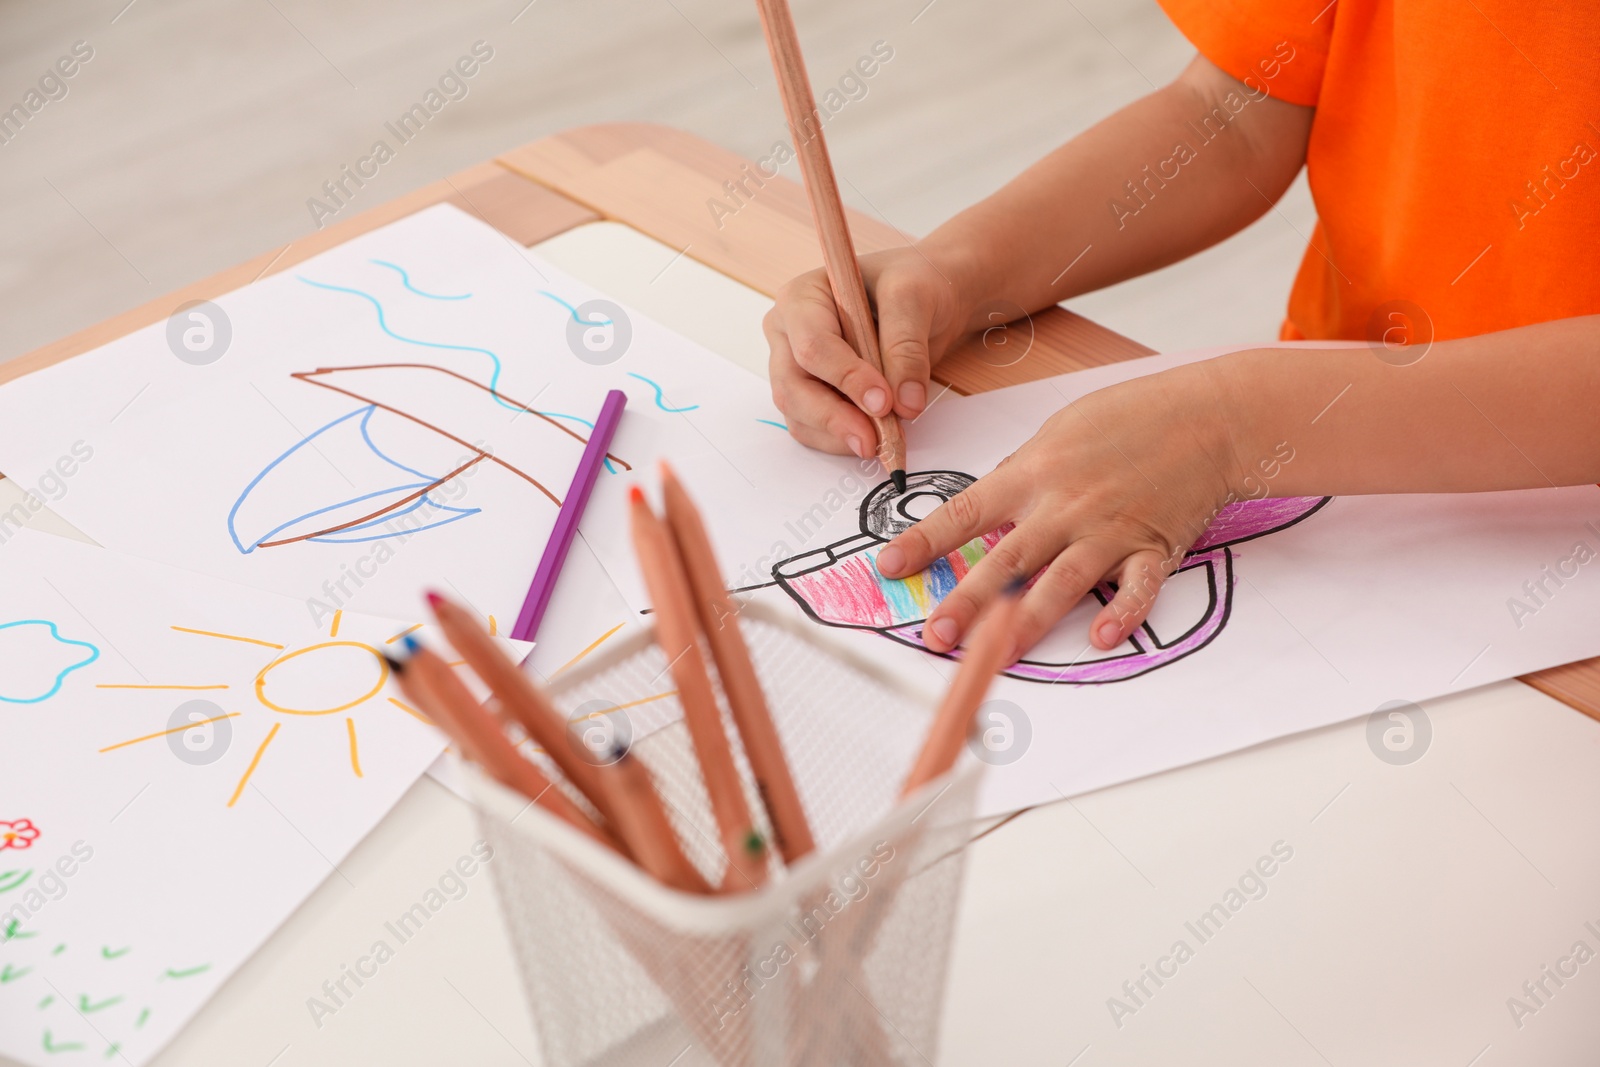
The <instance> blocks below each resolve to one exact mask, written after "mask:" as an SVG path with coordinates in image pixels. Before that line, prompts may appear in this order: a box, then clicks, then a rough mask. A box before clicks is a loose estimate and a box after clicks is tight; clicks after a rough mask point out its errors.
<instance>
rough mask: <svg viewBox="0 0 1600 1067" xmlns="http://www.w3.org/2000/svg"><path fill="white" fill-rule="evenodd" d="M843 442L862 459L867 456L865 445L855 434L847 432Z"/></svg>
mask: <svg viewBox="0 0 1600 1067" xmlns="http://www.w3.org/2000/svg"><path fill="white" fill-rule="evenodd" d="M844 443H845V444H846V445H848V446H849V448H850V451H852V452H854V453H855V454H856V455H858V456H860V457H861V458H862V459H866V458H867V451H866V448H867V446H866V445H864V444H862V443H861V438H859V437H857V436H856V435H855V434H849V435H848V436H846V437H845V439H844Z"/></svg>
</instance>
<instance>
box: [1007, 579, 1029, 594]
mask: <svg viewBox="0 0 1600 1067" xmlns="http://www.w3.org/2000/svg"><path fill="white" fill-rule="evenodd" d="M1027 587H1028V579H1026V578H1013V579H1011V581H1010V582H1008V583H1006V596H1021V595H1022V591H1023V590H1024V589H1026V588H1027Z"/></svg>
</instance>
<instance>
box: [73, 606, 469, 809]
mask: <svg viewBox="0 0 1600 1067" xmlns="http://www.w3.org/2000/svg"><path fill="white" fill-rule="evenodd" d="M343 616H344V612H342V611H340V612H335V613H334V616H333V623H332V625H331V627H330V629H329V633H328V637H329V640H327V641H318V642H317V643H315V644H311V645H306V646H305V647H303V648H296V649H288V648H286V647H285V646H284V645H281V644H279V643H277V642H276V641H263V640H261V639H260V638H256V637H242V636H240V635H238V634H225V633H218V632H216V631H214V630H197V629H193V628H191V627H188V626H173V627H171V629H173V630H175V631H177V632H178V633H184V634H193V635H195V636H198V637H206V638H213V639H216V640H221V641H239V642H243V643H245V644H250V645H259V646H261V647H263V648H270V649H273V650H275V651H277V652H279V653H281V654H280V655H278V656H275V657H274V658H273V659H272V661H271V662H270V663H268V664H267V665H266V666H265V667H262V668H261V669H260V670H259V671H257V672H256V676H255V678H254V680H253V682H252V688H253V689H254V692H255V698H256V701H257V703H259V704H260V706H261V707H262V708H264V709H266V711H268V712H270V713H272V714H273V715H275V716H287V718H284V719H282V720H280V721H275V722H273V723H272V726H271V728H270V729H269V730H268V731H267V735H266V737H264V738H262V740H261V743H260V745H258V746H257V747H256V750H255V753H254V754H253V755H252V756H251V757H250V762H249V764H248V765H247V766H246V767H245V769H244V773H243V774H242V775H241V776H240V777H239V782H238V784H237V785H236V786H235V787H234V790H233V795H232V796H230V797H229V798H228V805H227V806H228V807H230V808H231V807H233V806H234V805H235V804H236V803H238V801H239V797H240V796H242V795H243V793H244V788H245V786H246V785H248V784H249V782H250V777H251V775H253V774H255V772H256V768H257V767H258V766H260V764H261V758H262V757H263V756H264V755H266V752H267V747H268V746H269V745H271V744H272V741H273V739H274V738H276V737H277V736H278V730H279V728H280V727H282V726H283V724H284V723H285V722H293V721H294V720H295V719H297V718H307V717H322V716H325V715H338V714H340V713H343V712H353V711H355V710H356V709H358V708H359V707H360V706H361V705H363V704H365V703H367V702H368V701H369V700H372V699H374V698H375V697H377V696H378V695H379V694H380V693H382V692H383V690H384V687H385V686H386V685H387V684H388V682H389V664H388V661H387V660H386V659H385V658H384V654H383V651H382V650H381V649H379V648H378V647H377V646H375V645H370V644H367V643H366V642H364V641H351V640H348V639H346V640H338V637H339V623H340V621H341V620H342V619H343ZM421 627H422V624H421V623H417V624H415V625H413V626H408V627H406V628H405V629H404V630H401V631H400V632H399V633H397V634H394V635H393V636H392V637H389V638H387V639H385V640H384V642H383V643H384V644H385V645H392V644H395V643H396V642H398V641H401V640H403V639H404V638H405V637H406V635H407V634H410V633H412V632H413V631H415V630H418V629H420V628H421ZM496 628H497V627H496V625H495V619H494V616H493V615H491V616H489V633H490V634H491V635H492V634H494V633H495V631H496ZM346 650H354V651H353V654H354V655H355V656H356V657H358V658H361V659H365V658H368V657H370V659H371V661H372V664H373V667H374V671H375V674H374V677H373V679H372V681H371V682H370V684H369V683H366V682H358V683H357V684H356V685H355V686H354V687H352V688H350V689H348V690H346V691H344V692H341V693H337V694H330V695H329V696H328V697H326V698H324V699H323V701H321V702H320V703H318V704H314V705H311V706H306V707H301V706H292V705H290V704H289V703H287V702H286V701H287V700H288V698H286V697H285V698H275V697H274V696H273V695H272V688H273V686H272V678H273V673H274V672H275V671H280V668H282V667H283V666H284V665H285V664H287V663H291V662H293V661H295V660H298V659H300V658H301V657H310V658H312V659H327V658H330V657H332V656H342V657H348V656H350V655H352V652H351V651H346ZM455 665H456V664H452V666H455ZM353 673H354V672H352V674H353ZM280 674H281V671H280ZM96 688H98V689H168V690H210V689H227V688H229V686H227V685H143V684H141V685H122V684H116V685H100V686H96ZM385 699H386V700H387V702H388V703H389V704H391V705H393V706H394V707H396V708H399V709H400V710H401V711H403V712H405V713H406V714H408V715H411V716H412V717H414V718H416V719H418V720H420V721H422V722H428V718H427V716H425V715H423V714H422V713H421V712H420V711H418V710H417V709H416V708H413V707H410V706H409V705H407V704H405V703H403V702H402V701H399V700H396V699H395V698H394V697H387V698H385ZM242 714H243V712H238V711H231V712H228V713H226V714H223V715H214V716H212V717H210V718H207V719H197V720H195V721H194V722H190V723H185V724H183V725H181V726H175V727H173V728H171V729H170V730H159V731H157V732H156V733H153V734H145V735H143V736H142V737H135V738H131V739H129V740H127V741H118V742H116V743H115V744H111V745H107V746H106V747H104V748H102V749H100V751H101V752H112V751H115V750H117V749H121V748H127V747H128V746H129V745H137V744H140V743H141V742H144V741H153V740H155V739H157V738H160V737H166V736H168V735H169V734H175V733H181V732H183V731H185V730H193V729H196V728H197V727H202V726H205V725H207V724H209V723H214V722H218V721H220V720H222V719H233V718H237V717H239V716H240V715H242ZM344 722H345V734H346V736H347V738H348V739H349V745H350V771H351V773H352V774H354V775H355V777H357V778H360V777H363V775H362V773H361V748H360V743H359V741H358V738H357V736H356V721H355V718H354V717H353V716H352V715H346V716H345V720H344Z"/></svg>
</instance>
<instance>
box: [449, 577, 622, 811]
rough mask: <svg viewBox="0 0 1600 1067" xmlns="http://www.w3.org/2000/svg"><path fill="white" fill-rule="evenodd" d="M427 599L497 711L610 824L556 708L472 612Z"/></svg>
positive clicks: (592, 771) (596, 771) (595, 777)
mask: <svg viewBox="0 0 1600 1067" xmlns="http://www.w3.org/2000/svg"><path fill="white" fill-rule="evenodd" d="M427 597H428V604H429V606H430V607H432V608H433V614H434V618H436V619H438V620H439V628H440V629H441V630H443V631H444V635H445V637H447V638H449V640H450V644H451V645H453V646H454V647H455V650H456V651H457V652H459V653H461V658H462V659H464V660H466V661H467V665H468V666H470V667H471V668H472V669H473V670H474V671H475V672H477V675H478V677H479V678H480V679H482V680H483V684H484V685H486V686H488V687H489V690H490V692H492V693H493V694H494V695H495V697H496V699H498V700H499V702H500V708H501V710H502V711H503V712H504V713H505V714H507V715H509V716H510V717H511V718H512V719H513V720H514V721H515V722H516V723H517V725H519V726H521V727H522V729H523V730H524V731H525V732H526V733H527V735H528V736H529V737H530V738H532V739H533V743H534V744H536V745H538V746H540V747H541V748H543V749H544V750H545V752H546V753H547V754H548V755H549V756H550V758H551V760H553V761H554V762H555V764H556V766H557V767H560V768H561V773H562V774H564V775H566V776H567V780H568V781H570V782H571V783H572V784H573V785H575V786H577V787H578V789H579V790H580V791H582V793H583V794H584V795H585V796H586V797H588V798H589V801H590V802H591V803H592V804H594V806H595V807H596V808H597V809H598V810H599V812H600V814H601V815H602V816H604V817H605V819H606V821H607V822H614V821H615V819H616V812H615V811H613V810H612V806H611V796H610V792H609V790H607V789H606V788H605V785H604V783H603V782H602V781H601V773H600V768H599V767H597V766H596V765H595V763H593V762H592V761H590V760H588V759H585V758H584V755H583V754H582V753H581V752H579V751H578V749H577V747H576V744H577V742H576V741H575V739H574V738H573V736H572V732H571V728H570V724H569V723H568V722H567V720H566V719H565V718H564V717H563V716H562V714H561V713H560V712H559V711H557V710H556V708H555V705H553V704H551V703H550V700H549V698H547V697H546V696H545V695H544V694H543V693H541V692H540V691H539V689H538V687H536V686H535V685H534V684H533V682H532V681H531V680H530V679H529V678H528V676H527V675H526V674H523V673H522V669H521V668H520V667H518V666H517V664H516V663H515V662H513V661H512V660H511V659H510V658H509V657H507V656H506V655H505V654H504V653H502V652H501V651H500V649H499V648H498V647H497V646H496V645H495V642H494V638H492V637H490V636H489V634H488V631H486V630H485V629H484V628H483V627H482V626H481V625H480V624H479V623H478V621H477V620H476V619H474V618H473V617H472V613H471V612H469V611H468V610H467V609H466V608H464V607H462V606H461V605H459V604H456V603H454V602H453V601H451V600H449V599H447V598H445V597H442V596H440V595H439V594H438V593H433V592H430V593H428V594H427Z"/></svg>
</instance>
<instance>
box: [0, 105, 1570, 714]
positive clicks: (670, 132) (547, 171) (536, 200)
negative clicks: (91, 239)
mask: <svg viewBox="0 0 1600 1067" xmlns="http://www.w3.org/2000/svg"><path fill="white" fill-rule="evenodd" d="M639 151H647V152H651V153H655V154H656V155H657V156H659V157H660V159H662V160H666V161H670V162H673V163H676V164H677V165H679V167H680V168H681V169H683V170H686V171H691V172H695V173H698V174H700V175H702V176H704V177H708V178H710V179H713V181H712V186H711V188H712V190H713V192H715V191H716V190H717V189H718V186H717V184H716V182H715V181H714V179H715V178H716V177H718V176H720V175H723V174H729V173H732V174H735V175H737V174H738V173H740V172H741V170H742V169H743V165H744V163H745V161H743V160H741V159H740V157H738V156H737V155H735V154H733V153H731V152H728V151H727V150H726V149H723V148H721V147H719V146H716V145H714V144H712V143H711V142H709V141H706V140H704V139H703V138H700V137H696V136H694V135H692V134H688V133H684V132H683V131H680V130H675V129H672V128H670V127H666V126H657V125H651V124H646V123H602V124H597V125H592V126H580V127H577V128H575V129H572V130H568V131H565V132H563V133H560V134H555V135H553V136H551V137H545V138H542V139H540V140H538V141H533V142H530V143H529V144H526V145H523V146H521V147H520V148H516V149H512V150H511V151H509V152H505V153H502V154H501V155H500V156H498V157H497V158H496V159H494V160H490V161H487V162H484V163H480V164H478V165H476V166H473V167H469V168H467V169H466V170H463V171H460V172H459V173H456V174H453V175H451V176H449V177H447V178H445V179H443V180H441V181H437V182H433V183H432V184H429V185H425V186H423V187H421V188H419V189H415V190H413V191H411V192H409V193H406V194H404V195H402V196H399V197H396V198H394V199H393V200H389V201H386V202H385V203H383V204H379V205H377V206H375V207H372V208H369V209H368V210H366V211H363V212H361V213H360V214H358V215H355V216H353V217H351V218H349V219H345V220H343V221H341V222H336V223H333V224H332V225H330V226H327V227H326V228H324V229H320V230H317V231H315V232H313V233H311V234H308V235H306V236H305V237H302V238H298V239H296V240H295V241H291V242H290V243H289V244H287V245H285V246H283V247H282V248H280V249H277V250H276V251H273V252H266V253H262V254H261V255H259V256H255V257H253V258H252V259H249V260H247V261H245V262H244V263H240V264H238V265H236V266H234V267H230V268H228V269H227V270H223V271H219V272H218V273H216V274H213V275H211V276H210V277H208V278H204V279H201V280H200V281H197V282H194V283H192V284H190V285H186V286H184V287H182V288H180V289H177V290H175V291H173V292H171V293H168V294H166V295H165V296H161V297H158V298H156V299H154V300H151V301H148V302H146V303H144V304H142V305H139V306H138V307H135V308H131V309H129V310H128V311H124V312H122V313H120V314H118V315H114V316H112V317H111V318H109V319H106V320H105V321H103V322H100V323H97V324H96V325H94V326H91V327H88V328H86V329H83V330H79V331H77V332H75V333H73V334H70V335H69V336H67V337H64V338H62V339H60V340H58V341H55V342H52V343H50V344H47V345H44V346H42V347H40V348H37V349H34V350H33V351H31V352H29V353H27V354H25V355H22V356H18V357H17V358H16V359H13V360H10V361H8V362H6V363H4V364H0V384H4V383H5V382H8V381H11V380H13V379H15V378H19V377H21V376H22V375H24V374H28V373H31V372H32V371H35V370H39V369H41V368H43V367H47V366H50V365H51V364H54V363H59V362H61V361H62V360H65V359H69V358H71V357H72V356H76V355H80V354H82V353H84V352H88V351H90V350H91V349H94V348H98V347H99V346H101V345H103V344H106V343H108V342H110V341H113V340H115V339H116V338H118V337H122V336H124V335H126V334H129V333H132V332H133V331H134V330H137V329H140V328H142V327H144V326H148V325H150V324H151V323H154V322H159V321H161V320H162V319H163V318H165V317H166V316H168V315H170V314H171V313H172V312H173V311H174V310H176V309H177V307H178V306H179V305H181V304H183V303H186V302H188V301H191V300H214V299H216V298H217V297H220V296H222V295H224V294H226V293H230V292H232V291H233V290H235V289H239V288H242V287H243V286H245V285H248V284H250V283H251V282H254V281H256V280H257V279H259V278H262V277H265V276H266V275H268V274H272V273H277V272H278V271H282V270H285V269H287V268H288V267H290V266H293V265H294V264H296V263H299V262H301V261H303V260H305V259H308V258H310V257H311V256H313V255H316V254H317V253H319V252H323V251H326V250H327V249H329V248H332V247H334V246H336V245H339V244H342V243H344V242H345V241H348V240H350V239H351V238H352V237H356V236H359V235H361V234H363V233H367V232H369V231H371V230H375V229H377V228H378V227H380V226H385V225H388V224H389V223H391V222H393V221H395V220H397V219H400V218H404V217H405V216H407V215H411V214H414V213H415V212H418V211H421V210H422V209H424V208H427V207H431V206H433V205H434V204H439V203H446V202H449V203H453V204H455V205H456V206H457V207H460V208H461V209H462V210H464V211H468V212H470V213H471V214H473V215H476V216H477V217H478V218H480V219H482V220H483V221H485V222H487V223H488V224H489V225H491V226H493V227H495V228H496V229H498V230H500V231H501V232H502V233H504V234H506V236H507V237H509V238H511V239H512V240H516V241H518V242H520V243H521V244H523V245H524V246H528V245H533V244H537V243H538V242H540V241H543V240H546V239H548V238H550V237H554V236H555V235H556V234H559V233H563V232H565V231H566V230H569V229H571V228H572V227H574V226H578V225H581V224H583V223H585V222H594V221H597V220H599V219H602V218H605V219H611V220H614V221H617V222H622V223H625V224H627V225H629V226H632V227H634V228H636V229H638V230H641V231H642V232H644V233H648V234H651V235H652V236H656V237H658V238H659V237H661V236H662V231H663V229H664V228H666V229H671V230H672V231H673V232H672V236H673V237H674V239H675V238H676V237H677V235H679V234H681V233H682V232H684V226H685V225H686V224H685V223H684V221H683V220H681V219H680V220H678V223H677V225H676V227H664V224H663V223H662V221H661V219H660V217H659V213H654V214H653V213H651V212H650V211H648V210H645V209H643V208H638V209H633V210H630V209H629V208H632V207H633V205H632V204H631V202H630V203H626V204H619V203H618V198H617V197H616V195H615V191H614V189H612V188H611V187H608V186H607V184H606V182H605V181H604V180H603V175H602V172H603V170H604V168H605V167H606V165H607V164H609V163H611V162H612V161H614V160H617V159H619V158H621V157H623V156H625V155H627V154H629V153H634V152H639ZM763 173H764V172H763ZM766 182H767V183H768V184H770V185H772V186H774V188H771V189H767V188H766V187H765V186H763V189H762V191H763V197H764V199H763V200H762V201H761V203H762V204H763V212H765V213H766V216H767V217H770V218H772V219H780V218H782V217H783V216H784V215H785V213H787V216H788V217H789V218H790V219H791V220H792V219H793V217H794V214H795V212H796V210H797V209H796V207H795V205H796V204H803V203H804V192H803V191H802V190H801V189H800V187H799V186H798V185H797V184H796V183H794V182H791V181H789V180H788V179H786V178H782V177H776V178H768V179H766ZM696 196H697V199H696V201H695V202H696V203H698V191H697V192H696ZM850 216H851V227H852V229H853V230H854V231H856V232H857V233H858V234H860V233H862V232H867V233H870V234H872V235H873V240H874V241H875V242H876V245H877V246H879V247H884V246H886V245H888V244H893V243H896V235H897V237H898V238H899V239H901V240H909V238H906V237H905V235H904V234H899V233H898V231H894V234H893V235H891V234H890V233H888V232H886V231H885V224H884V223H882V222H880V221H878V220H875V219H872V218H870V217H868V216H865V215H862V214H861V213H859V212H856V211H853V210H852V211H851V212H850ZM710 218H711V216H710V215H709V214H708V215H707V219H708V220H709V219H710ZM761 218H763V215H762V214H755V215H753V216H752V219H753V220H759V219H761ZM690 225H691V231H692V224H690ZM751 225H756V222H755V221H752V223H751ZM769 228H770V227H769ZM700 239H701V240H702V242H703V243H702V250H701V252H700V253H698V254H695V253H694V251H693V247H692V246H693V240H691V241H689V242H688V243H689V245H690V246H691V247H690V248H689V250H688V251H687V252H686V254H690V258H693V259H696V260H699V261H700V262H702V263H705V264H706V265H707V266H710V267H712V268H713V269H715V270H719V271H722V272H723V273H726V274H728V275H729V276H731V277H733V278H735V279H736V280H738V281H740V282H743V283H744V284H746V285H750V286H751V287H752V288H755V289H757V290H758V291H762V292H766V293H767V295H769V296H771V295H773V293H774V292H775V289H774V288H773V286H772V285H771V284H770V281H769V282H767V283H766V284H761V279H760V277H759V276H758V275H757V274H754V273H752V271H751V269H749V264H748V263H741V262H738V261H736V259H735V258H732V257H730V255H728V254H723V255H712V254H710V252H708V251H707V250H708V249H709V250H711V251H716V250H717V249H719V248H722V247H723V243H722V242H719V241H718V235H717V233H716V232H715V231H714V230H713V229H712V228H711V226H710V225H709V222H708V223H707V224H706V225H705V227H704V232H703V233H702V234H701V235H700ZM776 240H783V241H786V242H788V241H792V240H794V234H793V233H792V232H788V231H778V230H776V229H774V230H773V231H772V232H770V233H763V232H760V231H758V230H757V231H752V232H751V233H750V234H749V235H748V241H749V242H753V243H754V244H756V245H759V244H760V243H761V242H770V241H776ZM668 243H673V241H670V240H669V241H668ZM809 251H812V252H814V251H815V248H814V242H813V247H812V248H811V249H810V250H809ZM791 253H792V254H795V255H801V256H804V255H805V253H804V252H801V251H800V250H798V249H791ZM816 259H817V261H818V262H820V259H821V257H820V254H817V255H816ZM1017 336H1018V337H1019V338H1020V337H1025V338H1026V340H1025V343H1024V346H1023V353H1022V354H1021V355H1020V356H1011V355H1010V354H1009V351H1007V352H1005V353H1002V352H1000V351H996V350H995V349H994V348H992V347H990V348H985V346H984V345H982V344H975V345H969V346H967V348H966V349H965V350H963V351H962V352H960V353H957V354H955V355H953V356H952V357H950V359H948V360H946V361H945V362H944V363H941V365H940V373H939V375H938V377H939V379H940V380H941V381H944V382H945V384H948V385H951V386H953V387H954V388H956V389H957V390H958V391H963V392H982V391H985V390H988V389H994V388H1000V387H1002V386H1005V385H1015V384H1019V383H1021V382H1026V381H1032V380H1034V379H1037V378H1042V377H1047V376H1050V375H1054V374H1060V373H1066V372H1069V371H1073V370H1081V369H1084V368H1085V367H1090V366H1098V365H1102V364H1105V363H1111V362H1116V361H1118V360H1123V359H1132V358H1135V357H1137V356H1142V355H1150V354H1151V353H1152V350H1151V349H1148V348H1145V347H1144V346H1143V345H1140V344H1138V343H1137V342H1135V341H1132V340H1129V339H1128V338H1125V337H1123V336H1122V335H1120V334H1117V333H1114V332H1113V331H1111V330H1107V329H1106V328H1105V327H1102V326H1099V325H1097V324H1095V323H1092V322H1090V321H1089V320H1088V319H1085V318H1083V317H1082V316H1079V315H1076V314H1074V313H1072V312H1069V311H1065V310H1064V309H1051V310H1050V311H1048V312H1045V313H1042V314H1039V315H1035V316H1032V317H1031V318H1030V319H1029V320H1028V322H1027V331H1026V333H1025V334H1023V333H1019V334H1017ZM1009 339H1010V338H1009V336H1008V341H1009ZM1014 347H1016V346H1015V345H1013V348H1014ZM1002 357H1003V358H1002ZM1518 680H1519V681H1521V682H1524V683H1525V684H1527V685H1530V686H1532V687H1533V688H1535V689H1537V690H1539V691H1540V692H1541V693H1544V694H1546V695H1547V696H1550V697H1552V698H1554V699H1556V700H1559V701H1560V702H1562V703H1563V704H1566V705H1568V706H1569V707H1572V708H1574V709H1576V710H1578V711H1580V712H1583V713H1584V714H1585V715H1588V716H1590V717H1591V718H1594V719H1597V720H1600V658H1596V659H1591V660H1584V661H1582V662H1579V663H1569V664H1564V665H1562V666H1560V667H1553V668H1551V669H1549V670H1545V671H1539V672H1537V673H1535V674H1529V675H1524V676H1522V677H1521V678H1520V679H1518Z"/></svg>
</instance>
